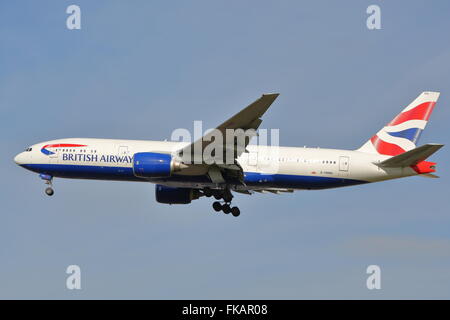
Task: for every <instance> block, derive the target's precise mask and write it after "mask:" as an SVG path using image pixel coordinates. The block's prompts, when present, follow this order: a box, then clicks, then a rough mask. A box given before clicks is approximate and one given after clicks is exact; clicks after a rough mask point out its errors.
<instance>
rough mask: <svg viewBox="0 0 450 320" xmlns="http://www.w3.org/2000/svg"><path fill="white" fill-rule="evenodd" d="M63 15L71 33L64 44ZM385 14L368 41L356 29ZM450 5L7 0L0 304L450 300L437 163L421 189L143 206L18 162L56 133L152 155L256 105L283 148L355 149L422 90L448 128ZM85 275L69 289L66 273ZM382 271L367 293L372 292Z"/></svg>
mask: <svg viewBox="0 0 450 320" xmlns="http://www.w3.org/2000/svg"><path fill="white" fill-rule="evenodd" d="M70 4H77V5H79V6H80V7H81V12H82V29H81V30H76V31H69V30H67V29H66V24H65V20H66V18H67V14H66V13H65V11H66V8H67V6H68V5H70ZM371 4H378V5H380V7H381V18H382V29H381V30H375V31H370V30H368V29H367V28H366V18H367V14H366V8H367V7H368V6H369V5H371ZM449 9H450V4H449V3H448V1H433V2H429V1H395V2H393V1H391V2H388V1H376V0H373V1H346V2H345V5H343V3H342V2H337V1H287V0H286V1H206V0H205V1H170V2H167V1H151V2H150V1H133V5H131V4H129V3H127V2H124V1H95V2H93V1H39V2H37V1H2V2H1V3H0V39H1V41H0V112H1V113H0V114H1V117H0V119H1V126H0V130H1V135H0V139H1V143H2V146H3V147H2V148H1V149H0V155H1V157H0V163H1V165H0V168H1V176H2V177H3V183H2V188H1V193H0V200H1V203H2V206H1V208H2V210H1V215H0V219H1V220H0V242H1V246H0V298H43V299H47V298H62V299H78V298H87V299H90V298H126V299H127V298H137V299H141V298H167V299H170V298H196V299H197V298H205V299H206V298H210V299H216V298H217V299H218V298H220V299H227V298H270V299H277V298H288V299H310V298H337V299H344V298H363V299H379V298H386V299H391V298H447V299H448V298H450V271H449V270H450V232H449V229H448V226H449V224H450V217H449V210H448V207H449V201H450V200H449V197H448V190H449V187H450V182H449V173H450V169H449V167H448V165H447V164H448V163H449V160H450V159H449V153H448V150H447V147H444V148H443V149H442V150H440V151H439V152H438V153H437V154H436V155H434V156H433V158H432V159H433V161H436V162H438V173H439V175H440V176H441V179H425V178H420V177H413V178H406V179H402V180H396V181H388V182H384V183H379V184H369V185H363V186H356V187H350V188H343V189H335V190H325V191H300V192H297V193H295V194H294V195H292V194H291V195H280V196H276V195H253V196H251V197H249V196H244V195H238V196H236V198H235V202H236V203H237V204H239V207H240V208H241V211H242V214H241V216H240V217H239V218H238V219H235V218H233V217H231V216H225V215H223V214H217V213H213V212H212V209H211V203H210V202H211V201H210V200H206V199H201V200H199V201H195V202H193V203H192V204H191V205H189V206H166V205H161V204H158V203H156V201H155V199H154V187H153V185H150V184H144V183H128V182H102V181H77V180H61V179H57V180H55V183H54V184H55V189H56V192H55V196H54V197H52V198H50V197H47V196H45V194H44V192H43V190H44V184H43V182H42V181H41V180H40V179H39V178H38V177H37V175H36V174H33V173H30V172H27V171H25V170H23V169H21V168H19V167H17V166H16V165H15V164H14V162H13V161H12V159H13V157H14V155H15V154H16V153H18V152H20V151H22V150H23V149H24V148H25V147H27V146H28V145H30V144H33V143H37V142H40V141H45V140H51V139H56V138H64V137H98V138H124V139H149V140H163V139H166V138H169V137H170V134H171V132H172V130H173V129H175V128H192V125H193V121H194V120H203V121H204V123H205V126H206V127H213V126H215V125H217V124H219V123H221V122H222V121H223V120H224V119H226V118H228V117H229V116H230V115H232V114H234V113H235V112H237V111H239V110H240V109H241V108H242V107H244V106H246V105H247V104H248V103H249V102H251V101H253V100H255V99H256V98H257V97H259V96H260V95H261V94H262V93H264V92H280V93H281V95H280V97H279V98H278V99H277V101H276V102H275V103H274V105H273V106H272V108H271V109H270V110H269V111H268V112H267V113H266V115H265V117H264V122H263V125H262V127H264V128H280V142H281V144H282V145H289V146H303V145H308V146H320V147H333V148H344V149H355V148H357V147H359V146H360V145H361V144H362V143H364V142H365V141H366V140H367V139H368V138H369V137H370V136H371V135H372V134H373V133H375V132H376V131H377V130H378V129H379V128H380V127H381V126H382V125H384V124H385V123H386V122H387V121H389V120H390V119H392V118H393V116H395V115H396V114H397V113H398V112H399V111H400V110H401V109H402V108H403V107H404V106H406V105H407V104H408V103H409V102H410V101H412V100H413V99H414V98H415V97H416V96H417V95H418V94H419V93H420V92H422V91H425V90H436V91H441V92H442V94H441V98H440V100H439V102H438V104H437V107H436V109H435V111H434V114H433V115H432V117H431V122H430V124H429V126H428V128H427V129H426V130H425V131H424V133H423V134H422V137H421V141H420V142H421V143H426V142H438V143H444V144H447V143H448V140H449V137H450V133H449V131H448V121H449V117H450V111H449V110H450V109H449V98H448V97H449V92H450V86H449V83H450V44H449V42H448V41H447V40H446V39H447V38H448V32H449V30H450V21H449V19H448V12H449ZM70 264H77V265H79V266H80V267H81V270H82V290H80V291H69V290H67V289H66V288H65V281H66V276H67V275H66V274H65V269H66V267H67V266H68V265H70ZM370 264H377V265H379V266H380V267H381V271H382V289H381V290H379V291H373V290H372V291H369V290H367V288H366V286H365V283H366V277H367V275H366V274H365V270H366V268H367V266H368V265H370Z"/></svg>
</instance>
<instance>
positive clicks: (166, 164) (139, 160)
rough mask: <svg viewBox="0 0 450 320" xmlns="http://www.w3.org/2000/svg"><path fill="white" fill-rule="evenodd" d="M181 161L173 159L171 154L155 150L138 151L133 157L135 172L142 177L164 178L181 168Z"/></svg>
mask: <svg viewBox="0 0 450 320" xmlns="http://www.w3.org/2000/svg"><path fill="white" fill-rule="evenodd" d="M183 167H187V166H185V165H183V164H182V163H181V162H179V161H177V160H175V159H173V157H172V156H171V155H170V154H165V153H155V152H138V153H135V154H134V157H133V173H134V175H135V176H136V177H140V178H164V177H169V176H170V175H171V174H172V173H173V172H176V171H179V170H181V169H182V168H183Z"/></svg>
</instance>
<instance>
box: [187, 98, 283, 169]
mask: <svg viewBox="0 0 450 320" xmlns="http://www.w3.org/2000/svg"><path fill="white" fill-rule="evenodd" d="M278 95H279V94H278V93H274V94H263V95H262V96H261V98H259V99H258V100H256V101H255V102H253V103H252V104H250V105H249V106H247V107H246V108H245V109H243V110H241V111H240V112H238V113H237V114H235V115H234V116H233V117H231V118H230V119H228V120H227V121H225V122H224V123H222V124H221V125H219V126H218V127H217V128H215V129H214V130H213V131H211V132H209V133H207V134H205V135H204V136H203V137H201V138H200V139H198V140H197V141H195V142H194V143H191V144H190V145H188V146H186V147H184V148H183V149H182V150H181V152H180V155H181V157H182V158H183V159H188V160H190V159H192V161H193V162H194V163H196V164H201V163H203V164H205V163H206V164H211V163H212V162H214V163H216V164H217V163H219V164H220V161H212V159H211V156H210V155H209V154H207V155H206V156H205V149H206V148H207V147H208V145H210V144H212V143H213V142H216V143H220V142H222V143H221V146H222V149H221V150H222V151H223V152H222V153H221V154H213V155H212V157H213V158H215V160H218V159H219V157H220V156H222V160H224V161H222V162H223V163H225V162H227V161H225V160H226V155H225V156H224V153H225V152H227V151H228V152H229V153H230V154H232V155H233V158H234V159H236V158H237V157H239V156H240V155H241V154H242V152H244V151H245V148H246V147H247V145H248V143H249V142H250V139H251V138H252V137H253V136H255V135H256V130H257V129H258V128H259V126H260V124H261V122H262V120H261V117H262V115H263V114H264V113H265V112H266V111H267V109H269V107H270V105H271V104H272V103H273V102H274V101H275V99H276V98H277V97H278ZM227 130H228V134H230V133H231V132H233V133H234V135H233V137H231V135H229V136H228V137H229V138H230V139H227ZM230 130H231V131H230ZM218 135H221V137H222V141H218V140H219V139H217V136H218ZM228 140H230V141H228ZM240 141H242V143H239V142H240ZM211 149H212V148H211ZM184 162H186V161H184ZM227 164H230V163H227Z"/></svg>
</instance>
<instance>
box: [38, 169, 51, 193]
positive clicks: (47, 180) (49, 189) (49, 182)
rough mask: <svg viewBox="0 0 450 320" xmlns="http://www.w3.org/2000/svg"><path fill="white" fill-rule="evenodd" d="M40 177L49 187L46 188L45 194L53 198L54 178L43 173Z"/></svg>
mask: <svg viewBox="0 0 450 320" xmlns="http://www.w3.org/2000/svg"><path fill="white" fill-rule="evenodd" d="M39 177H40V178H41V179H42V180H45V184H46V185H47V186H48V187H47V188H45V194H46V195H48V196H52V195H53V194H54V193H55V191H54V190H53V185H52V180H53V177H52V176H51V175H48V174H43V173H41V174H40V175H39Z"/></svg>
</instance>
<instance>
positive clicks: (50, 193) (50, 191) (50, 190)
mask: <svg viewBox="0 0 450 320" xmlns="http://www.w3.org/2000/svg"><path fill="white" fill-rule="evenodd" d="M45 193H46V194H47V195H48V196H52V195H53V194H54V193H55V191H53V189H52V188H50V187H48V188H46V189H45Z"/></svg>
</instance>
